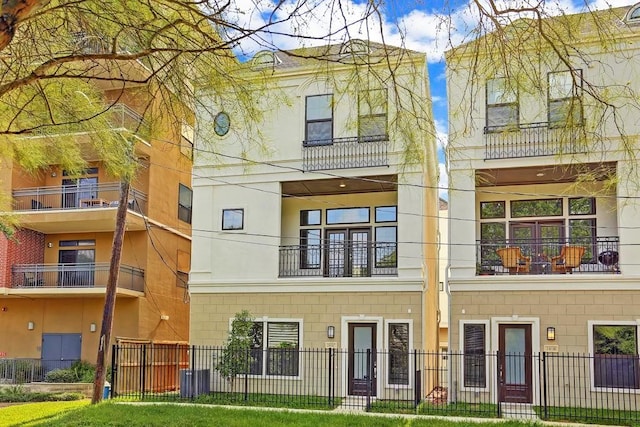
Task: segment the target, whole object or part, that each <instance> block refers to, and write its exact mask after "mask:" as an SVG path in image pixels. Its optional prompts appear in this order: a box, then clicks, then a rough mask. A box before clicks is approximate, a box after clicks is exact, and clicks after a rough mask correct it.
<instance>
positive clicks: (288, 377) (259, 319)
mask: <svg viewBox="0 0 640 427" xmlns="http://www.w3.org/2000/svg"><path fill="white" fill-rule="evenodd" d="M233 319H234V318H233V317H230V318H229V331H231V324H232V322H233ZM253 322H261V323H262V327H263V332H262V373H261V374H260V375H256V374H249V375H247V377H248V378H257V379H260V378H263V379H264V378H278V379H286V380H298V381H301V380H302V379H303V375H302V373H303V369H304V363H303V362H304V356H303V354H304V353H303V351H302V350H303V349H304V347H303V346H302V343H303V342H304V341H303V331H304V320H303V319H301V318H299V319H292V318H281V317H267V316H263V317H256V318H254V319H253ZM276 322H288V323H297V324H298V352H299V357H298V375H295V376H292V375H269V374H267V364H266V360H267V348H266V345H267V340H266V339H265V336H266V335H265V334H266V332H267V325H266V324H267V323H276Z"/></svg>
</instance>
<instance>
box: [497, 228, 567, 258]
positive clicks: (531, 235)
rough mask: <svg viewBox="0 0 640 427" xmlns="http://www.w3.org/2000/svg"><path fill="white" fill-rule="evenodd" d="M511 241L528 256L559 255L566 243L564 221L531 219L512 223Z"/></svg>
mask: <svg viewBox="0 0 640 427" xmlns="http://www.w3.org/2000/svg"><path fill="white" fill-rule="evenodd" d="M510 229H511V230H510V237H511V238H510V239H509V240H510V242H511V244H513V245H517V246H520V248H521V249H522V253H524V254H525V255H527V256H540V255H543V254H544V255H546V256H547V257H550V256H555V255H558V253H559V248H560V247H561V246H562V245H563V244H564V240H565V234H564V221H562V220H560V221H558V220H554V221H531V222H514V223H511V224H510Z"/></svg>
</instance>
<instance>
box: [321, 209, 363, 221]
mask: <svg viewBox="0 0 640 427" xmlns="http://www.w3.org/2000/svg"><path fill="white" fill-rule="evenodd" d="M363 222H369V208H339V209H327V224H358V223H363Z"/></svg>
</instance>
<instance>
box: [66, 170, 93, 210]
mask: <svg viewBox="0 0 640 427" xmlns="http://www.w3.org/2000/svg"><path fill="white" fill-rule="evenodd" d="M97 197H98V177H84V178H78V179H63V180H62V207H63V208H81V207H82V206H80V200H91V199H95V198H97Z"/></svg>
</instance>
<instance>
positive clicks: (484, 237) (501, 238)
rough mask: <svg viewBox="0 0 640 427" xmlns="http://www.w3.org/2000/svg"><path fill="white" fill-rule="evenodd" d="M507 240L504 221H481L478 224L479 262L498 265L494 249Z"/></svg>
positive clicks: (484, 264) (500, 246)
mask: <svg viewBox="0 0 640 427" xmlns="http://www.w3.org/2000/svg"><path fill="white" fill-rule="evenodd" d="M506 242H507V225H506V223H504V222H483V223H481V224H480V264H481V265H482V266H491V265H500V264H501V261H500V257H499V256H498V254H497V253H496V250H497V249H499V248H502V247H504V246H505V245H506Z"/></svg>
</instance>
